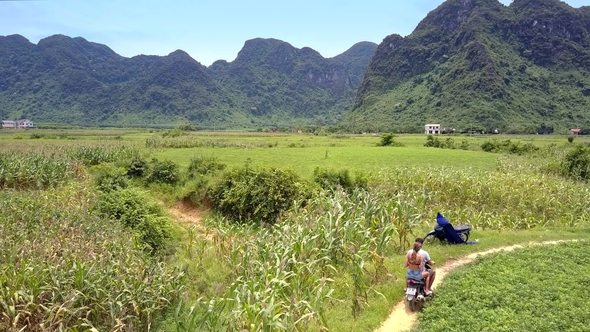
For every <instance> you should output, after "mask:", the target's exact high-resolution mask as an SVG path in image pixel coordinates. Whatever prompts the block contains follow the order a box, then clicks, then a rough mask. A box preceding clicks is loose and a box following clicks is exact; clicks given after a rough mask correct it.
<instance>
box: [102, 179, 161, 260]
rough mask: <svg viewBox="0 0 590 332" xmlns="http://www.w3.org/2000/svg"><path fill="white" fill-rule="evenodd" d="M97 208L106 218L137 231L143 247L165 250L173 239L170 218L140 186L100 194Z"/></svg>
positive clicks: (156, 251) (148, 249)
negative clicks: (167, 217)
mask: <svg viewBox="0 0 590 332" xmlns="http://www.w3.org/2000/svg"><path fill="white" fill-rule="evenodd" d="M96 209H97V210H98V212H99V213H100V214H101V215H102V216H103V217H106V218H109V219H112V220H117V221H119V222H121V223H122V224H123V225H124V226H125V227H128V228H130V229H132V230H133V231H134V233H135V234H134V236H135V237H136V239H137V240H138V241H139V242H140V244H141V245H142V247H143V249H144V250H145V251H147V252H149V253H151V254H156V253H159V252H162V251H163V250H164V249H165V248H166V247H167V245H168V243H169V240H170V239H171V238H172V233H171V229H170V226H169V224H168V221H167V219H166V218H164V217H163V213H162V210H161V208H160V206H159V205H157V204H156V203H153V202H151V201H150V200H149V199H148V196H147V195H146V194H144V193H143V192H141V191H139V190H137V189H119V190H112V191H110V192H106V193H103V194H101V195H100V196H99V199H98V201H97V205H96Z"/></svg>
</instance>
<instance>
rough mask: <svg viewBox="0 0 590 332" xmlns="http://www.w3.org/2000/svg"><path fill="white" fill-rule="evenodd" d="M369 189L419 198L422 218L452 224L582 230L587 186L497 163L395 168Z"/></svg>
mask: <svg viewBox="0 0 590 332" xmlns="http://www.w3.org/2000/svg"><path fill="white" fill-rule="evenodd" d="M375 190H377V191H379V192H389V193H392V194H393V193H395V194H401V195H409V196H415V195H422V196H423V197H424V199H425V202H426V203H425V208H424V210H423V214H424V215H425V216H426V217H427V218H430V220H433V218H434V216H436V213H437V212H439V211H440V212H442V213H443V214H444V215H445V216H446V217H447V219H449V220H450V221H451V222H453V223H455V224H470V225H472V226H474V227H476V228H481V229H511V230H518V229H528V228H533V227H545V226H584V225H588V224H589V223H590V188H589V187H588V186H587V185H586V184H585V183H579V182H574V181H568V180H565V179H563V178H561V177H559V176H553V175H546V174H544V173H542V172H539V171H536V170H535V169H533V168H532V167H527V165H526V164H523V163H513V162H511V161H509V160H508V159H500V160H499V163H498V168H497V171H494V172H486V171H479V170H460V169H452V168H430V169H420V168H396V169H391V170H388V171H384V172H382V173H381V174H380V176H379V177H378V178H377V179H376V182H375Z"/></svg>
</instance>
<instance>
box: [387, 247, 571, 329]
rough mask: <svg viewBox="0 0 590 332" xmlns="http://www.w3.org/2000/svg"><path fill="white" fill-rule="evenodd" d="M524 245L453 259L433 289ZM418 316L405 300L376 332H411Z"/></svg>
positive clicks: (442, 269)
mask: <svg viewBox="0 0 590 332" xmlns="http://www.w3.org/2000/svg"><path fill="white" fill-rule="evenodd" d="M563 242H566V241H547V242H532V243H529V245H551V244H558V243H563ZM524 247H525V246H524V245H520V244H517V245H513V246H507V247H500V248H494V249H490V250H486V251H481V252H476V253H473V254H470V255H467V256H465V257H461V258H459V259H453V260H450V261H447V262H445V264H443V265H441V266H439V267H438V268H437V269H436V279H435V280H434V283H433V284H432V288H433V289H436V287H438V285H440V283H441V282H442V281H443V279H444V278H445V277H446V276H447V275H448V274H449V272H451V271H452V270H453V269H456V268H458V267H460V266H462V265H465V264H468V263H471V262H473V261H474V260H475V259H476V258H477V257H479V256H485V255H489V254H494V253H497V252H501V251H513V250H514V249H519V248H524ZM417 318H418V314H417V313H415V312H411V311H410V309H409V308H408V306H407V305H406V302H405V301H404V300H402V301H400V302H399V303H398V304H397V305H396V306H395V307H394V308H393V311H392V312H391V314H390V315H389V317H388V318H387V320H386V321H385V322H384V323H383V324H382V325H381V327H379V328H378V329H377V330H376V332H402V331H409V330H410V329H411V328H412V327H413V326H414V324H415V323H416V319H417Z"/></svg>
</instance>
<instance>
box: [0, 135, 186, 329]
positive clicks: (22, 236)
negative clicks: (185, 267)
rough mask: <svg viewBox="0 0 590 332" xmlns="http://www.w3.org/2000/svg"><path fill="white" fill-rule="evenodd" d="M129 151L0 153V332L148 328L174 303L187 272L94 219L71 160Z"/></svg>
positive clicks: (115, 226) (81, 175)
mask: <svg viewBox="0 0 590 332" xmlns="http://www.w3.org/2000/svg"><path fill="white" fill-rule="evenodd" d="M115 150H118V152H115ZM72 151H73V153H72V154H70V153H69V152H72ZM130 151H132V150H125V149H123V150H122V151H121V149H117V148H113V149H112V150H111V149H104V148H98V149H86V148H84V147H79V146H78V147H75V148H74V149H73V150H71V149H68V148H63V147H62V148H59V147H55V149H48V151H45V152H34V151H21V152H20V153H19V152H16V151H4V152H0V188H2V191H0V211H2V213H1V214H0V234H2V236H0V331H7V332H8V331H10V332H12V331H149V330H150V329H151V326H152V324H153V322H154V321H156V320H157V319H158V317H160V316H162V314H163V312H164V311H165V310H167V309H168V308H170V307H171V306H172V304H173V303H174V304H175V303H176V300H177V299H178V296H179V295H180V293H181V288H182V273H181V272H179V271H175V270H174V269H171V268H170V267H168V266H167V265H165V264H163V263H161V262H158V261H155V260H152V259H150V258H148V257H146V256H145V254H144V253H143V252H142V251H141V248H140V246H139V245H138V244H137V243H134V241H133V237H132V236H130V235H129V234H130V231H129V230H128V229H125V228H124V227H122V225H121V224H119V223H117V222H113V221H110V220H106V219H104V218H100V217H98V215H97V214H96V213H95V212H94V211H93V210H92V208H91V207H92V204H93V201H94V200H95V197H94V194H93V191H92V190H89V189H88V187H89V185H90V181H89V179H88V178H87V176H85V175H86V172H85V171H84V169H83V166H82V165H81V164H80V162H79V161H78V160H76V159H73V157H76V158H80V161H82V162H84V163H88V164H92V162H87V161H92V160H98V159H100V160H111V161H112V160H115V159H117V158H123V157H122V156H124V155H130V154H132V153H133V152H130ZM23 152H24V153H23ZM93 155H97V156H98V157H97V158H98V159H97V158H95V157H93ZM72 156H73V157H72ZM74 180H76V181H74Z"/></svg>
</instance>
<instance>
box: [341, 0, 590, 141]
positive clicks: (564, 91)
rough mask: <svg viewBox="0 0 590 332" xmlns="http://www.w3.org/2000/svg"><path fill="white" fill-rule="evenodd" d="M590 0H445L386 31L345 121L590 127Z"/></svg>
mask: <svg viewBox="0 0 590 332" xmlns="http://www.w3.org/2000/svg"><path fill="white" fill-rule="evenodd" d="M589 71H590V8H589V7H582V8H578V9H575V8H572V7H570V6H569V5H567V4H565V3H564V2H561V1H559V0H515V1H513V2H512V3H511V4H510V5H509V6H504V5H502V4H501V3H500V2H498V1H497V0H448V1H446V2H444V3H443V4H442V5H440V6H439V7H438V8H436V9H435V10H433V11H432V12H430V13H429V14H428V16H427V17H426V18H425V19H424V20H423V21H422V22H420V24H419V25H418V26H417V27H416V29H415V30H414V32H413V33H412V34H411V35H409V36H407V37H405V38H403V37H401V36H399V35H390V36H388V37H386V38H385V39H384V40H383V42H382V43H381V44H380V45H379V47H378V49H377V51H376V54H375V56H374V58H373V60H372V61H371V63H370V65H369V68H368V70H367V73H366V74H365V79H364V81H363V82H362V84H361V87H360V88H359V94H358V95H357V98H356V101H355V105H354V107H353V110H352V111H351V112H350V113H348V114H347V116H346V119H345V121H344V123H343V124H344V125H345V126H346V127H348V128H351V129H353V128H354V130H382V131H384V130H385V131H388V130H403V131H420V130H422V128H423V126H424V124H426V123H441V124H443V125H444V126H446V127H453V128H457V129H464V128H470V127H478V128H485V129H487V130H492V129H500V130H501V131H503V132H534V131H535V130H536V128H538V127H540V126H542V125H545V126H549V127H554V128H555V129H556V130H558V131H566V130H567V129H569V128H572V127H590V112H589V111H588V110H589V109H590V76H589Z"/></svg>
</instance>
